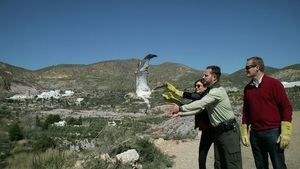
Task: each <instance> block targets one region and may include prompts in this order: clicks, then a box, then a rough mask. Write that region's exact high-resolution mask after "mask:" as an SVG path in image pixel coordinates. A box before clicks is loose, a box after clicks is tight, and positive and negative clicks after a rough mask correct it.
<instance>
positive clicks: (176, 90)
mask: <svg viewBox="0 0 300 169" xmlns="http://www.w3.org/2000/svg"><path fill="white" fill-rule="evenodd" d="M167 89H168V90H169V91H171V92H173V93H175V94H176V95H177V96H180V97H182V96H183V91H180V90H178V89H176V87H175V86H174V85H172V84H171V83H167Z"/></svg>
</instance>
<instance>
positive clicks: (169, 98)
mask: <svg viewBox="0 0 300 169" xmlns="http://www.w3.org/2000/svg"><path fill="white" fill-rule="evenodd" d="M161 96H162V97H163V98H164V99H165V100H166V101H168V102H171V103H176V104H177V105H182V102H181V101H180V100H179V99H177V98H176V97H174V96H173V94H172V93H171V92H169V93H168V94H162V95H161Z"/></svg>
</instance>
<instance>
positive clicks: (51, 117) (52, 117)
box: [42, 114, 61, 129]
mask: <svg viewBox="0 0 300 169" xmlns="http://www.w3.org/2000/svg"><path fill="white" fill-rule="evenodd" d="M59 121H61V118H60V116H59V115H58V114H54V115H53V114H50V115H48V116H47V119H46V120H45V122H44V125H43V127H42V128H43V129H48V126H49V125H50V124H53V123H54V122H59Z"/></svg>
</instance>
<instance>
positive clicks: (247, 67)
mask: <svg viewBox="0 0 300 169" xmlns="http://www.w3.org/2000/svg"><path fill="white" fill-rule="evenodd" d="M253 67H256V65H248V66H245V69H246V70H249V69H251V68H253Z"/></svg>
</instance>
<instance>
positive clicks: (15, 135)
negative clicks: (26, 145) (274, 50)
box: [8, 123, 23, 141]
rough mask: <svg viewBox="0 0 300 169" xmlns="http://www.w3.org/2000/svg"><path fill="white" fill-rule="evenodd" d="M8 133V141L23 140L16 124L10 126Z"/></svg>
mask: <svg viewBox="0 0 300 169" xmlns="http://www.w3.org/2000/svg"><path fill="white" fill-rule="evenodd" d="M8 132H9V140H10V141H18V140H21V139H23V134H22V131H21V128H20V126H19V124H18V123H14V124H13V125H11V126H10V127H9V131H8Z"/></svg>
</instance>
